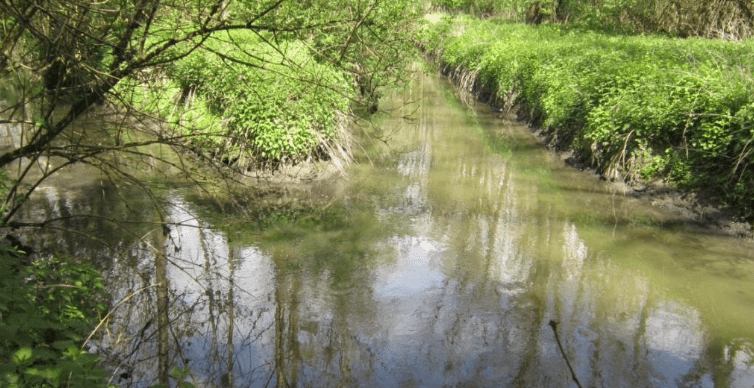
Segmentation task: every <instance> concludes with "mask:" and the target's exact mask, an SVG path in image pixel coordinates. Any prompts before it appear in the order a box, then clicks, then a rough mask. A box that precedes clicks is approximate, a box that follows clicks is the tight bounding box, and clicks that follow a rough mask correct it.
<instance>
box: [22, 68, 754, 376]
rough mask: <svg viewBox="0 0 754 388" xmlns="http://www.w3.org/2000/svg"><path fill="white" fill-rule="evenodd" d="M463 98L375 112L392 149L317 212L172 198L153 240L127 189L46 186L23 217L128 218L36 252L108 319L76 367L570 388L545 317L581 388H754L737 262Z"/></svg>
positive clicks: (438, 83)
mask: <svg viewBox="0 0 754 388" xmlns="http://www.w3.org/2000/svg"><path fill="white" fill-rule="evenodd" d="M459 101H460V99H459V98H458V97H457V96H455V95H454V94H453V90H452V88H451V87H450V86H449V85H448V84H447V83H446V82H445V81H444V80H442V79H440V78H435V77H419V78H418V79H417V81H416V82H415V83H414V87H413V88H412V89H411V90H409V91H407V92H405V94H402V95H397V96H395V97H394V98H393V99H391V100H390V101H389V102H388V103H387V104H388V105H387V106H388V108H389V109H388V112H390V114H384V115H383V116H382V117H381V118H378V119H377V122H378V124H379V125H380V126H381V128H382V129H383V133H384V134H385V136H386V137H389V140H390V141H389V143H388V144H389V145H390V148H389V150H388V149H387V148H386V147H384V146H382V147H377V146H375V147H376V148H375V150H373V151H374V152H373V153H372V154H371V155H370V157H369V158H366V157H365V158H363V160H360V162H358V163H356V164H354V165H352V166H351V167H350V169H349V171H348V178H347V180H341V181H339V182H330V183H323V184H322V185H323V186H322V187H318V188H316V189H313V190H312V194H311V195H312V196H318V197H325V198H326V199H327V202H328V206H327V207H326V208H325V209H324V210H319V211H311V212H306V211H302V210H295V209H293V210H287V211H282V210H281V211H278V212H275V211H270V212H260V211H256V212H255V211H249V212H248V213H243V214H237V215H235V216H233V217H228V216H222V215H216V214H213V206H212V204H210V203H209V202H205V201H201V200H198V199H196V198H195V197H194V196H192V195H189V194H187V193H189V190H188V189H186V188H185V187H184V188H179V187H177V188H175V189H173V190H172V191H171V194H170V196H169V203H170V206H169V207H168V209H169V211H168V213H167V214H165V216H166V217H167V219H168V220H169V221H171V222H174V223H177V224H178V225H177V226H173V227H170V228H168V229H165V230H164V233H163V230H162V229H161V228H160V227H159V226H158V227H155V225H154V224H141V223H138V222H136V221H139V220H155V221H158V216H157V215H156V213H155V212H152V211H150V210H148V209H149V208H150V207H149V206H147V205H144V204H146V203H148V202H149V200H148V199H147V198H142V197H140V195H141V194H139V193H140V191H139V190H138V189H137V188H129V187H127V186H122V187H115V186H114V185H113V184H110V183H107V181H106V180H100V179H96V178H90V179H89V180H87V181H84V182H82V181H81V179H75V178H71V179H70V180H67V178H66V177H62V178H59V179H57V180H55V181H51V183H48V184H47V185H46V186H44V187H42V188H41V189H40V191H39V194H38V196H37V198H36V199H35V201H36V206H34V207H32V209H31V210H29V211H28V213H27V214H26V215H25V217H26V218H28V219H43V218H50V217H67V216H70V215H75V214H88V213H94V214H108V216H110V217H112V218H117V219H120V220H122V221H123V222H121V224H120V225H113V224H111V223H108V222H105V221H102V220H98V219H90V218H75V217H73V218H70V217H69V218H66V219H65V220H63V221H62V222H60V223H57V224H56V225H57V226H58V227H60V228H61V231H60V232H57V231H56V232H54V233H51V234H50V235H46V236H40V237H39V240H40V241H39V242H38V244H39V245H42V246H49V247H54V248H55V249H56V250H58V251H63V252H66V251H67V252H69V253H71V254H75V255H78V256H79V257H92V258H93V259H95V260H97V261H98V262H99V263H100V264H101V266H102V267H103V268H105V269H106V273H105V276H106V279H107V282H108V283H107V284H109V287H110V292H111V293H112V296H113V300H114V301H115V302H120V303H119V304H118V305H117V306H115V307H114V310H113V316H112V318H111V321H110V323H109V326H108V328H107V330H106V331H104V330H103V331H102V332H101V333H100V335H99V336H98V337H97V338H98V339H97V340H96V341H95V342H94V343H93V345H92V348H91V350H92V351H97V352H99V353H100V354H102V356H103V359H104V360H105V362H106V363H107V365H109V367H110V368H112V369H113V376H114V377H113V383H114V384H117V385H119V386H122V387H148V386H150V385H153V384H157V381H158V379H159V378H160V374H161V369H162V370H164V369H165V368H172V367H174V366H177V367H184V366H187V367H189V368H190V375H189V376H188V377H187V381H191V382H193V383H194V384H195V385H196V386H197V387H273V386H277V387H356V386H359V387H443V386H445V387H505V386H520V387H571V386H574V387H575V386H576V385H575V383H574V382H573V381H572V377H571V372H570V371H569V369H568V367H567V365H566V361H565V359H564V357H563V355H562V354H561V353H560V351H559V349H558V344H557V342H556V339H555V336H554V333H553V328H552V327H551V325H550V322H551V321H554V322H556V323H557V331H558V336H559V338H560V340H561V341H562V343H563V348H564V350H565V354H566V357H567V358H568V361H569V362H570V363H571V365H572V366H573V369H574V372H575V375H576V377H577V379H578V380H579V382H580V384H581V385H582V386H584V387H598V386H605V387H677V386H688V387H713V386H730V387H751V386H752V385H754V366H752V363H754V345H752V344H754V245H752V244H751V243H748V242H744V241H741V240H738V239H735V238H732V237H728V236H723V235H716V234H714V233H709V232H704V230H703V229H702V228H699V227H696V226H694V225H686V224H685V223H684V222H682V221H678V220H676V219H674V218H673V216H672V215H668V214H664V213H662V212H661V211H660V210H658V209H656V208H653V207H651V206H648V205H646V204H645V203H643V202H641V201H638V200H636V199H634V198H631V197H629V196H625V195H623V194H621V193H620V191H619V190H617V189H615V188H613V187H612V186H610V185H608V184H605V183H604V182H600V181H599V180H597V179H595V178H593V177H591V176H588V175H587V174H585V173H582V172H578V171H575V170H573V169H571V168H569V167H566V166H565V165H564V164H563V163H562V161H560V159H559V158H558V157H557V156H555V155H552V154H550V153H548V152H546V151H544V150H543V149H542V147H541V146H540V145H539V144H538V142H537V140H536V139H533V138H532V136H531V135H530V133H529V130H528V129H527V128H526V127H524V126H522V125H521V124H519V123H516V122H511V121H506V120H504V119H502V118H499V117H498V116H497V115H496V114H495V112H491V111H490V110H489V109H488V108H486V107H485V106H477V105H475V104H474V103H471V106H467V105H464V104H461V103H460V102H459ZM403 116H407V117H408V119H406V118H404V117H403ZM71 174H74V173H71ZM89 175H90V176H91V174H89ZM71 181H77V182H81V183H79V184H78V185H76V186H73V185H71V184H70V183H66V182H71ZM55 182H57V183H55ZM124 198H126V199H127V201H126V202H125V204H123V203H124V202H123V201H122V199H124ZM66 228H69V229H77V230H83V231H85V232H87V233H88V234H90V235H96V236H97V237H98V238H99V239H100V240H101V241H104V242H106V243H107V244H106V245H102V244H99V243H97V242H96V241H95V242H93V241H92V240H89V239H86V238H84V237H80V236H79V234H78V233H77V234H74V233H73V232H70V231H65V230H63V229H66ZM145 236H147V237H145ZM61 242H62V243H61ZM163 377H164V376H163ZM173 383H175V381H173Z"/></svg>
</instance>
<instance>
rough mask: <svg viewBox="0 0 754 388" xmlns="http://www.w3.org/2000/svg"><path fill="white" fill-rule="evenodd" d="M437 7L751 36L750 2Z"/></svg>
mask: <svg viewBox="0 0 754 388" xmlns="http://www.w3.org/2000/svg"><path fill="white" fill-rule="evenodd" d="M431 3H432V4H433V5H434V6H435V7H436V8H440V9H442V10H446V11H461V12H466V13H471V14H474V15H477V16H485V17H488V16H494V17H504V18H507V19H510V20H515V21H526V22H527V23H532V24H539V23H543V22H553V23H565V24H568V25H570V26H577V27H583V28H588V29H593V30H602V31H609V32H618V33H623V34H646V33H650V34H651V33H663V34H667V35H670V36H679V37H693V36H697V37H707V38H723V39H726V40H739V39H745V38H748V37H751V36H752V34H753V33H754V17H752V15H754V1H751V0H734V1H730V0H705V1H698V0H586V1H585V0H432V2H431Z"/></svg>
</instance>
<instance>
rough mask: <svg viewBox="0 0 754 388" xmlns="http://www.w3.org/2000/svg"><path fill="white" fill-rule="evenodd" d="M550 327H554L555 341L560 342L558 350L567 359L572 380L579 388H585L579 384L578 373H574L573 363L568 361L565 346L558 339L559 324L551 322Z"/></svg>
mask: <svg viewBox="0 0 754 388" xmlns="http://www.w3.org/2000/svg"><path fill="white" fill-rule="evenodd" d="M550 327H552V332H553V333H555V341H557V342H558V348H560V354H562V355H563V358H564V359H565V362H566V365H568V370H570V371H571V378H573V381H574V382H575V383H576V385H577V386H578V387H579V388H583V387H582V386H581V383H580V382H579V379H578V378H577V377H576V372H574V371H573V367H571V362H570V361H568V357H567V356H566V354H565V350H563V345H562V344H561V343H560V338H559V337H558V323H557V322H555V321H552V320H551V321H550Z"/></svg>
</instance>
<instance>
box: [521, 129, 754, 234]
mask: <svg viewBox="0 0 754 388" xmlns="http://www.w3.org/2000/svg"><path fill="white" fill-rule="evenodd" d="M518 120H520V121H522V122H525V120H523V119H522V118H520V117H519V118H518ZM529 127H530V128H531V130H532V133H533V134H534V135H535V136H536V137H537V138H538V139H539V140H540V142H541V143H542V145H543V146H544V147H545V148H548V149H550V150H551V151H552V152H555V153H557V154H558V156H560V158H561V159H562V160H563V161H564V162H565V163H566V164H567V165H569V166H571V167H573V168H576V169H578V170H581V171H583V172H584V173H585V174H589V175H592V176H594V178H595V179H601V180H604V181H608V179H606V178H605V177H604V176H603V175H600V174H598V173H597V171H595V170H594V168H592V167H590V166H589V165H587V164H584V163H582V162H580V161H579V160H578V158H576V157H574V155H573V150H560V149H557V148H556V147H554V146H553V145H552V144H553V143H552V142H551V139H550V136H548V133H547V132H546V131H545V130H544V129H542V128H539V127H535V126H531V125H529ZM609 183H610V184H611V185H614V186H615V187H616V188H618V189H619V191H620V192H623V193H624V194H625V195H628V196H632V197H634V198H637V199H639V200H641V201H645V202H647V203H648V204H650V205H651V206H654V207H657V208H659V209H662V210H663V211H664V212H666V213H668V214H669V215H671V216H673V217H674V218H676V219H678V220H679V221H682V222H684V223H687V224H689V225H692V226H694V227H695V228H697V230H698V231H699V232H702V233H714V234H724V235H729V236H735V237H739V238H742V239H749V240H754V227H752V222H751V221H747V220H745V219H743V218H742V217H741V216H739V215H738V213H739V212H738V211H736V209H734V208H731V207H728V206H725V205H723V204H722V202H721V200H720V198H719V197H718V196H716V195H715V193H711V192H709V191H705V190H698V191H694V192H688V191H684V190H680V189H678V188H676V187H674V186H672V185H670V184H668V183H666V182H665V181H664V180H660V179H657V180H653V181H649V182H647V181H629V182H625V181H622V180H616V181H610V182H609Z"/></svg>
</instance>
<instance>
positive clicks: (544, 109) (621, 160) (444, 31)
mask: <svg viewBox="0 0 754 388" xmlns="http://www.w3.org/2000/svg"><path fill="white" fill-rule="evenodd" d="M423 42H424V43H423V45H424V48H425V50H427V52H429V53H430V54H431V55H434V56H436V58H437V59H438V60H439V61H440V62H441V63H442V64H443V65H444V66H446V67H447V68H448V69H453V70H454V71H456V73H457V74H458V73H459V72H461V73H464V74H466V75H467V76H468V77H467V78H468V79H469V80H470V81H468V82H469V85H467V86H468V87H473V88H474V89H475V90H476V91H477V92H479V93H481V94H482V95H484V96H487V97H489V98H490V99H491V101H492V102H494V103H497V104H498V105H500V106H511V105H513V104H516V105H517V106H518V107H519V108H520V109H519V112H520V113H521V114H523V115H524V116H525V117H526V118H527V119H528V120H530V121H531V122H532V123H533V124H534V125H538V126H541V127H542V128H543V129H544V131H545V132H546V133H547V134H548V136H549V137H550V139H551V145H552V146H555V147H557V148H560V149H567V148H571V149H573V150H574V151H575V155H576V157H577V158H578V159H580V161H582V162H585V163H588V164H590V165H591V166H593V167H595V168H597V170H598V171H599V172H600V173H601V174H603V176H605V177H606V178H608V179H625V180H639V179H640V180H644V181H649V180H652V179H655V178H664V179H666V180H667V181H669V182H672V183H674V184H676V185H678V186H679V187H682V188H689V189H700V188H704V189H708V190H709V191H710V192H712V193H715V194H717V195H719V198H720V199H721V200H723V201H724V202H725V203H727V204H730V205H733V206H735V207H736V208H737V209H740V211H741V213H742V214H744V215H748V216H751V215H752V212H753V211H754V209H753V208H752V204H753V203H754V150H753V149H754V122H753V121H752V120H753V119H754V96H753V95H752V91H753V90H752V89H754V87H753V86H754V83H753V82H752V78H751V77H752V74H754V57H752V55H751V53H752V52H753V51H754V43H752V42H743V43H728V42H723V41H715V40H706V39H685V40H680V39H670V38H666V37H659V36H611V35H605V34H600V33H596V32H593V31H583V30H574V29H567V28H563V27H559V26H554V25H540V26H530V25H523V24H515V23H509V22H504V21H500V20H494V19H490V20H483V21H481V20H477V19H474V18H471V17H466V16H457V17H452V18H447V17H446V18H444V19H442V20H441V21H439V22H436V23H433V24H430V25H429V26H428V27H427V29H426V31H425V35H424V38H423Z"/></svg>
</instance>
